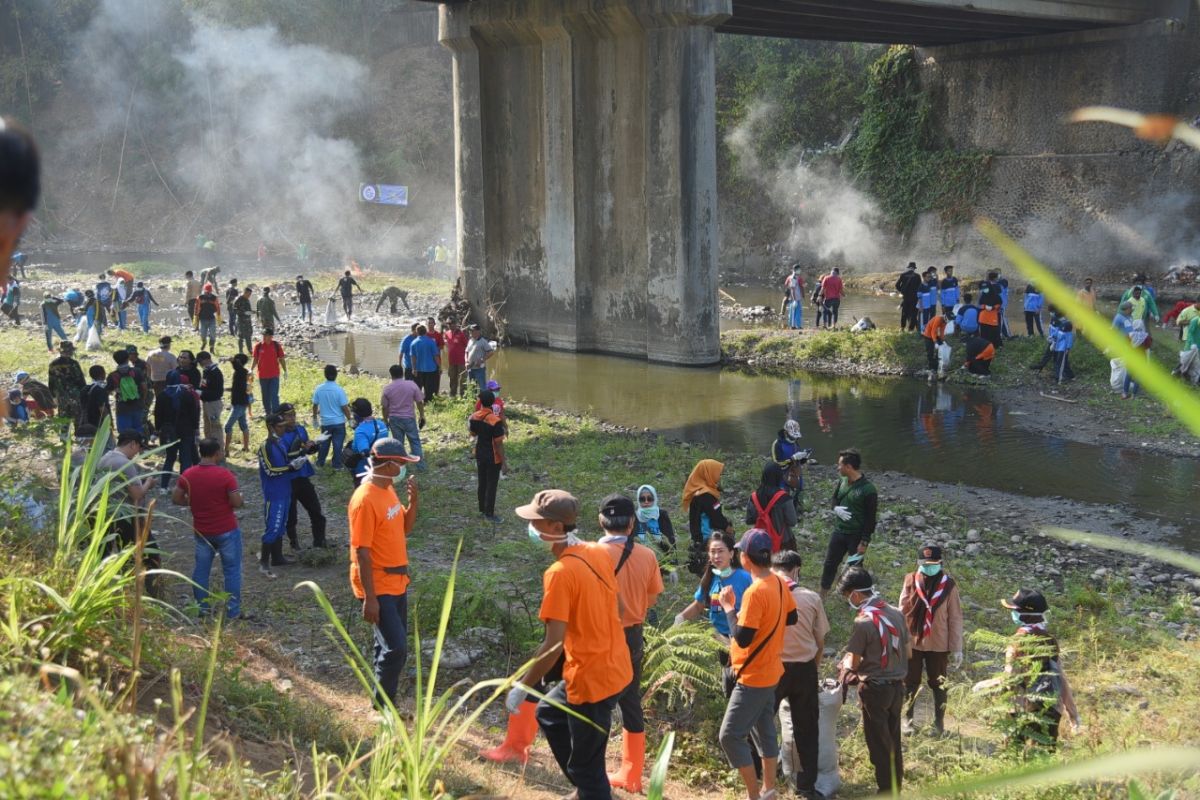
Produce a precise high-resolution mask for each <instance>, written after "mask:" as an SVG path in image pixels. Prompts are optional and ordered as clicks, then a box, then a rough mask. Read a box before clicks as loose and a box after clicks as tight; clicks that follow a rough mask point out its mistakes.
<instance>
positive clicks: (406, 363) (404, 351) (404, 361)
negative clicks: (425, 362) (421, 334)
mask: <svg viewBox="0 0 1200 800" xmlns="http://www.w3.org/2000/svg"><path fill="white" fill-rule="evenodd" d="M416 340H417V335H416V334H415V333H410V334H409V335H408V336H405V337H404V338H403V339H401V340H400V365H401V366H402V367H404V368H405V369H412V356H411V355H410V354H411V352H412V346H413V342H415V341H416Z"/></svg>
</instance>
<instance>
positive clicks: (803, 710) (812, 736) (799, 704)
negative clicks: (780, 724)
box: [775, 661, 821, 796]
mask: <svg viewBox="0 0 1200 800" xmlns="http://www.w3.org/2000/svg"><path fill="white" fill-rule="evenodd" d="M817 691H818V690H817V663H816V662H815V661H785V662H783V677H782V678H780V679H779V685H778V686H776V687H775V710H776V711H778V710H779V704H780V703H782V702H783V701H784V700H787V701H788V705H789V706H790V707H791V713H792V738H793V739H794V741H795V742H796V751H797V752H798V753H799V754H800V771H799V772H797V773H796V791H797V792H798V793H799V794H800V795H801V796H807V795H810V794H812V793H813V792H815V791H816V783H817V739H818V735H817V726H818V723H819V722H820V719H821V708H820V706H819V705H818V704H817Z"/></svg>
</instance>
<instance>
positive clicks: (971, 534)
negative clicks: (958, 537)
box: [967, 528, 979, 542]
mask: <svg viewBox="0 0 1200 800" xmlns="http://www.w3.org/2000/svg"><path fill="white" fill-rule="evenodd" d="M967 541H968V542H978V541H979V531H977V530H975V529H974V528H972V529H971V530H969V531H967Z"/></svg>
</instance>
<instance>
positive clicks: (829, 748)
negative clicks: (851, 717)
mask: <svg viewBox="0 0 1200 800" xmlns="http://www.w3.org/2000/svg"><path fill="white" fill-rule="evenodd" d="M830 684H833V685H832V687H830ZM817 705H818V706H820V708H821V716H820V720H819V721H818V722H817V783H816V788H817V791H818V792H820V793H821V794H823V795H825V796H826V797H832V796H833V795H834V794H836V793H837V790H838V789H840V788H841V787H842V775H841V773H840V772H838V732H837V723H838V714H839V713H840V712H841V709H842V689H841V687H840V686H838V685H837V683H836V682H834V681H829V680H827V681H825V683H822V684H821V690H820V691H819V692H818V693H817Z"/></svg>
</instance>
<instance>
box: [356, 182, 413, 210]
mask: <svg viewBox="0 0 1200 800" xmlns="http://www.w3.org/2000/svg"><path fill="white" fill-rule="evenodd" d="M358 197H359V199H360V200H362V201H363V202H364V203H378V204H379V205H384V206H406V205H408V187H407V186H392V185H389V184H386V183H364V184H361V185H360V186H359V187H358Z"/></svg>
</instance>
